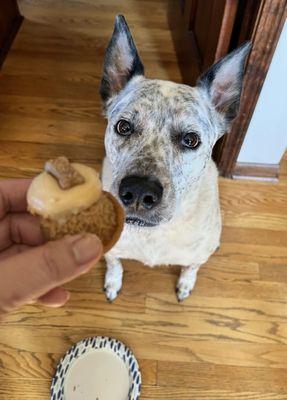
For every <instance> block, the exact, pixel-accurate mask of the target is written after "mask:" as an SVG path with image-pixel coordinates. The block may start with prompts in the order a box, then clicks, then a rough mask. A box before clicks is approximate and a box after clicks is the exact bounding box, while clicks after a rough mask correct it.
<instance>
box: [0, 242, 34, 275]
mask: <svg viewBox="0 0 287 400" xmlns="http://www.w3.org/2000/svg"><path fill="white" fill-rule="evenodd" d="M30 249H31V246H28V245H27V244H14V245H12V246H10V247H8V249H6V250H4V251H1V252H0V261H1V260H5V259H6V258H9V257H11V256H15V255H16V254H20V253H23V252H25V251H27V250H30ZM0 277H1V273H0ZM0 279H1V278H0Z"/></svg>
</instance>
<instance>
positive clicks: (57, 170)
mask: <svg viewBox="0 0 287 400" xmlns="http://www.w3.org/2000/svg"><path fill="white" fill-rule="evenodd" d="M45 171H46V172H48V173H49V174H51V175H52V176H53V177H54V178H56V179H57V181H58V183H59V185H60V187H61V188H62V189H64V190H66V189H70V188H72V187H74V186H77V185H81V184H82V183H84V182H85V179H84V177H83V176H82V175H81V174H80V173H79V172H78V171H77V170H76V169H75V168H74V167H73V166H72V164H71V163H70V161H69V160H68V159H67V157H64V156H62V157H58V158H55V159H53V160H48V161H47V162H46V163H45Z"/></svg>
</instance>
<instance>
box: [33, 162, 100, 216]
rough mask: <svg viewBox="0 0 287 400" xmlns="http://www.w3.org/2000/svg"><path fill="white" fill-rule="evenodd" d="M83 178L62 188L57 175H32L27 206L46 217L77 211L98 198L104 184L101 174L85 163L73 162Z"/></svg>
mask: <svg viewBox="0 0 287 400" xmlns="http://www.w3.org/2000/svg"><path fill="white" fill-rule="evenodd" d="M70 165H71V167H72V168H74V169H75V170H76V171H77V172H78V173H79V174H80V175H81V176H82V177H83V178H84V182H83V183H81V184H76V185H75V186H72V187H70V188H67V189H63V188H62V187H61V186H60V184H59V181H58V179H56V178H55V177H54V176H53V175H52V174H51V173H49V172H46V171H44V172H42V173H41V174H40V175H38V176H37V177H36V178H34V179H33V181H32V183H31V185H30V187H29V189H28V193H27V202H28V210H29V211H30V212H31V213H32V214H37V215H40V216H42V217H44V218H51V219H57V218H59V217H64V216H66V215H67V214H77V213H79V212H80V211H81V210H83V209H86V208H88V207H90V206H91V205H92V204H93V203H95V202H96V201H98V200H99V198H100V196H101V193H102V187H101V181H100V178H99V174H98V173H97V172H96V171H95V170H94V169H93V168H90V167H87V166H85V165H83V164H77V163H71V164H70Z"/></svg>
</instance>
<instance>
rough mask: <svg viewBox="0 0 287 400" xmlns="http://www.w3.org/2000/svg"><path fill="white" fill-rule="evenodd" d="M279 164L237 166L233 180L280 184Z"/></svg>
mask: <svg viewBox="0 0 287 400" xmlns="http://www.w3.org/2000/svg"><path fill="white" fill-rule="evenodd" d="M278 177H279V164H255V163H240V162H237V163H236V164H235V167H234V170H233V173H232V178H234V179H252V180H258V181H269V182H278Z"/></svg>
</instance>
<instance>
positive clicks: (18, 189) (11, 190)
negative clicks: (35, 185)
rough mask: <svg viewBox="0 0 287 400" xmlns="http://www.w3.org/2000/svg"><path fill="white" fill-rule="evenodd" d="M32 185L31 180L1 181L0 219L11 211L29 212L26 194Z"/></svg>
mask: <svg viewBox="0 0 287 400" xmlns="http://www.w3.org/2000/svg"><path fill="white" fill-rule="evenodd" d="M30 184H31V180H30V179H9V180H5V181H0V219H2V218H3V217H4V215H5V214H7V213H9V212H11V211H13V212H19V211H26V210H27V200H26V194H27V190H28V187H29V186H30Z"/></svg>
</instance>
